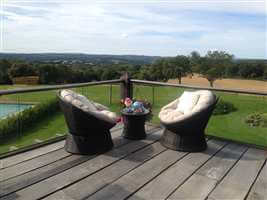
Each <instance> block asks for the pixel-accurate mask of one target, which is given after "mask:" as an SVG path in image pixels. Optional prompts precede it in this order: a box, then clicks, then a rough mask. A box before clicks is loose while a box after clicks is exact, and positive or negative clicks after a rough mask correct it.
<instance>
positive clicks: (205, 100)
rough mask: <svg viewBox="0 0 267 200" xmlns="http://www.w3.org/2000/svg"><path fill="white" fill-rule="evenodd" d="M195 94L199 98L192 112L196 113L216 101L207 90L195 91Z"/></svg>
mask: <svg viewBox="0 0 267 200" xmlns="http://www.w3.org/2000/svg"><path fill="white" fill-rule="evenodd" d="M196 93H197V94H199V95H200V96H199V100H198V102H197V104H196V105H195V107H194V108H193V109H192V112H198V111H200V110H201V109H202V108H205V107H207V106H209V105H211V104H212V103H214V102H215V100H216V96H215V95H214V94H213V93H212V92H211V91H209V90H199V91H196Z"/></svg>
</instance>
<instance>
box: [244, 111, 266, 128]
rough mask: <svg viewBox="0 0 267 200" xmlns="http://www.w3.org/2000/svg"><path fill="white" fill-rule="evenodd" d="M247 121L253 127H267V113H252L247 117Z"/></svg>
mask: <svg viewBox="0 0 267 200" xmlns="http://www.w3.org/2000/svg"><path fill="white" fill-rule="evenodd" d="M245 123H247V124H249V126H252V127H257V126H260V127H267V113H258V112H256V113H252V114H250V115H248V116H247V117H246V119H245Z"/></svg>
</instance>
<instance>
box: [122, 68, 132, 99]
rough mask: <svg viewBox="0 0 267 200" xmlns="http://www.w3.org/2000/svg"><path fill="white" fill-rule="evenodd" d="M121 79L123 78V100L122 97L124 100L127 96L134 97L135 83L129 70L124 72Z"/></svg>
mask: <svg viewBox="0 0 267 200" xmlns="http://www.w3.org/2000/svg"><path fill="white" fill-rule="evenodd" d="M120 79H121V80H122V82H121V84H120V90H121V91H120V93H121V100H122V99H123V100H124V99H125V98H127V97H128V98H132V97H133V84H132V82H131V78H130V76H129V74H128V72H126V73H125V74H123V75H122V76H121V78H120Z"/></svg>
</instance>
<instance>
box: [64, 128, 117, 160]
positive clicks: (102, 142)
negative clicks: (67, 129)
mask: <svg viewBox="0 0 267 200" xmlns="http://www.w3.org/2000/svg"><path fill="white" fill-rule="evenodd" d="M89 135H90V134H89ZM99 135H101V137H95V135H93V136H92V135H91V136H87V137H84V136H77V135H72V134H70V133H68V135H67V138H66V143H65V150H66V151H67V152H69V153H73V154H84V155H93V154H99V153H104V152H106V151H109V150H110V149H112V147H113V142H112V139H111V135H110V132H109V131H106V133H104V134H103V133H101V134H98V136H99Z"/></svg>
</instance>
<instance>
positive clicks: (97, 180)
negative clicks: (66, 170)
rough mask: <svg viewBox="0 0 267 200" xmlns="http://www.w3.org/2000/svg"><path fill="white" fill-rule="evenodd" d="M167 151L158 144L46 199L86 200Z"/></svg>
mask: <svg viewBox="0 0 267 200" xmlns="http://www.w3.org/2000/svg"><path fill="white" fill-rule="evenodd" d="M165 150H166V148H164V147H163V146H162V145H160V144H159V142H156V143H154V144H152V145H151V146H148V147H146V148H144V149H142V150H140V151H137V152H135V153H133V154H132V155H129V156H127V157H126V158H125V159H122V160H120V161H118V162H116V163H114V164H113V165H110V166H108V167H107V168H104V169H103V170H101V171H99V172H98V173H96V174H93V175H92V176H89V177H87V178H86V179H83V180H81V181H79V182H77V183H75V184H74V185H71V186H70V187H67V188H65V189H63V190H61V191H59V192H57V193H54V194H52V195H51V196H49V197H48V198H45V199H46V200H48V199H71V198H73V199H84V198H86V197H89V196H90V195H92V194H93V193H95V192H97V191H98V190H100V189H101V188H103V187H105V186H106V185H108V184H109V183H112V182H113V181H115V180H116V179H118V178H120V177H121V176H123V175H125V174H127V173H128V172H129V171H131V170H132V169H135V168H136V167H138V166H140V165H141V164H143V163H144V162H146V161H147V160H150V159H151V158H153V157H154V156H156V155H158V154H160V153H162V152H163V151H165Z"/></svg>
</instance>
